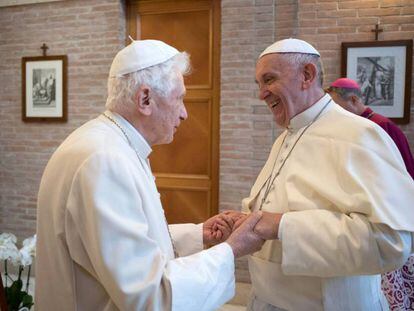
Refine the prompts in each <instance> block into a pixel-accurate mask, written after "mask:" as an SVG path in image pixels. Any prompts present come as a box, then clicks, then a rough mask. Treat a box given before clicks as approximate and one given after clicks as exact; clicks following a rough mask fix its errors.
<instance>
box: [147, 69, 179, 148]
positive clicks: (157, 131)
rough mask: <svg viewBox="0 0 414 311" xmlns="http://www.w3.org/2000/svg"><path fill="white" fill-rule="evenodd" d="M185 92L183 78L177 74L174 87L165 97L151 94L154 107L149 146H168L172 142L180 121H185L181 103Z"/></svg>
mask: <svg viewBox="0 0 414 311" xmlns="http://www.w3.org/2000/svg"><path fill="white" fill-rule="evenodd" d="M185 92H186V90H185V86H184V80H183V76H182V75H181V74H179V73H177V78H176V79H175V86H174V87H173V89H172V90H171V92H170V93H169V94H168V95H167V96H165V97H163V96H160V95H158V94H156V93H152V101H153V104H154V107H153V112H152V129H151V132H152V136H153V139H152V143H151V145H160V144H169V143H171V142H172V141H173V138H174V134H175V132H176V131H177V129H178V127H179V126H180V123H181V121H184V120H185V119H187V110H186V109H185V106H184V101H183V100H184V96H185Z"/></svg>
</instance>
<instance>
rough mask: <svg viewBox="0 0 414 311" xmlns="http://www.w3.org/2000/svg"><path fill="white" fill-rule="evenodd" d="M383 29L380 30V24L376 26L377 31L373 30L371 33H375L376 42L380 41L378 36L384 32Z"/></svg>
mask: <svg viewBox="0 0 414 311" xmlns="http://www.w3.org/2000/svg"><path fill="white" fill-rule="evenodd" d="M383 31H384V30H383V29H380V28H379V24H376V25H375V29H371V32H375V41H378V35H379V33H380V32H383Z"/></svg>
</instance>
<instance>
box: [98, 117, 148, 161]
mask: <svg viewBox="0 0 414 311" xmlns="http://www.w3.org/2000/svg"><path fill="white" fill-rule="evenodd" d="M104 114H106V115H107V116H110V117H111V118H112V119H114V120H115V121H116V122H117V123H118V124H119V125H120V126H121V127H122V129H123V130H124V131H125V133H126V134H127V136H128V138H129V140H130V143H131V147H132V148H133V149H134V150H135V151H136V152H137V153H138V155H139V156H140V157H142V158H143V159H146V158H148V156H149V155H150V153H151V152H152V149H151V147H150V145H149V144H148V143H147V141H146V140H145V138H144V137H143V136H142V135H141V133H140V132H138V130H137V129H136V128H135V127H133V126H132V125H131V123H129V122H128V121H127V120H125V119H124V118H123V117H122V116H121V115H119V114H117V113H116V112H112V111H109V110H107V111H105V113H104Z"/></svg>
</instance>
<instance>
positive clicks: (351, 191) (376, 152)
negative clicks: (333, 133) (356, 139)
mask: <svg viewBox="0 0 414 311" xmlns="http://www.w3.org/2000/svg"><path fill="white" fill-rule="evenodd" d="M374 130H375V129H374ZM374 130H370V131H366V132H364V135H365V136H364V137H361V143H360V144H355V143H347V142H338V141H335V140H332V141H328V142H326V141H325V143H326V145H325V146H324V145H321V144H319V148H321V149H325V151H324V152H322V153H321V152H320V153H319V158H318V155H315V156H313V157H312V156H309V157H308V158H306V157H303V158H302V161H301V162H299V161H296V163H295V165H297V169H296V171H295V172H297V173H295V174H291V175H290V177H289V178H288V180H287V182H286V184H287V187H288V191H287V193H288V202H289V210H290V211H291V212H287V213H285V214H284V216H283V224H282V228H281V235H282V247H283V258H282V268H283V271H284V272H285V273H286V274H292V275H293V274H296V275H308V276H318V277H333V276H344V275H361V274H379V273H382V272H386V271H390V270H393V269H395V268H397V267H400V266H402V265H403V264H404V262H405V261H406V259H407V258H408V256H409V254H410V252H411V251H412V232H413V231H414V230H413V228H414V225H413V215H414V213H412V207H413V205H412V204H413V202H414V184H413V183H412V179H411V178H410V176H409V175H408V173H407V172H406V171H405V168H404V166H403V163H402V159H401V156H400V155H399V153H398V150H397V149H396V148H395V145H394V144H393V143H392V141H391V139H390V138H389V137H385V134H384V135H382V134H381V133H380V135H379V134H378V133H377V132H376V131H374ZM307 147H308V149H309V150H311V145H309V146H307ZM309 167H312V169H311V170H310V169H309ZM315 172H318V174H315Z"/></svg>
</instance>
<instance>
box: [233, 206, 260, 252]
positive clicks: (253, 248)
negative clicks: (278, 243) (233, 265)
mask: <svg viewBox="0 0 414 311" xmlns="http://www.w3.org/2000/svg"><path fill="white" fill-rule="evenodd" d="M261 217H262V212H254V213H252V214H250V215H249V216H247V217H246V218H245V220H244V221H243V223H241V224H240V226H239V227H238V228H237V229H236V230H234V231H233V233H232V234H231V235H230V237H229V238H228V239H227V243H228V244H229V245H230V246H231V248H232V249H233V253H234V257H236V258H238V257H241V256H244V255H247V254H251V253H254V252H257V251H258V250H260V248H261V247H262V245H263V243H264V242H265V241H264V240H263V239H262V238H261V237H259V236H258V235H257V234H256V233H255V232H254V231H253V228H254V227H255V225H256V224H257V223H258V221H259V220H260V218H261Z"/></svg>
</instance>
